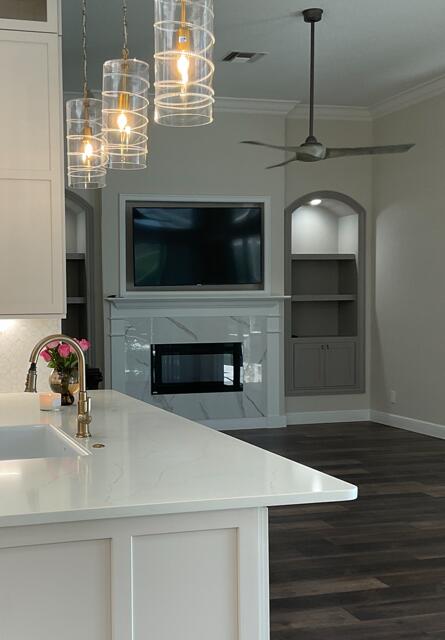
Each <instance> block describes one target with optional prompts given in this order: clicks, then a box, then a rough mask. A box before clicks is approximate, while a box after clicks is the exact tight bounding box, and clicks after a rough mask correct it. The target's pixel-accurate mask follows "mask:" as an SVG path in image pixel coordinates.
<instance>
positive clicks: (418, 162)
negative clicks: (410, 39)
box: [372, 95, 445, 424]
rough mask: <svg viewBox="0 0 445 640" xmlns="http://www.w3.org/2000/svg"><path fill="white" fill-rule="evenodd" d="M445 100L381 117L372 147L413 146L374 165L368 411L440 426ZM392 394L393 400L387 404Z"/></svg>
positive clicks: (444, 368) (444, 412) (444, 348)
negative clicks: (378, 144)
mask: <svg viewBox="0 0 445 640" xmlns="http://www.w3.org/2000/svg"><path fill="white" fill-rule="evenodd" d="M444 114H445V96H444V95H442V96H439V97H436V98H433V99H430V100H428V101H425V102H422V103H420V104H417V105H415V106H412V107H409V108H407V109H404V110H403V111H399V112H397V113H393V114H391V115H388V116H386V117H382V118H379V119H378V120H377V121H376V122H375V125H374V134H375V141H376V143H383V142H416V147H415V148H414V149H412V150H411V151H410V152H409V153H408V154H406V155H404V156H399V157H397V160H396V161H394V159H390V158H382V159H379V160H378V161H376V163H375V181H374V197H375V263H374V271H375V291H374V299H375V314H374V317H373V358H372V407H373V408H374V409H378V410H381V411H387V412H390V413H393V414H398V415H402V416H408V417H410V418H417V419H421V420H426V421H431V422H438V423H441V424H443V423H444V422H445V405H444V402H443V397H444V373H445V365H444V363H445V340H444V327H445V294H444V245H445V190H444V181H445V156H444V151H445V144H444V140H445V118H444ZM390 390H395V391H396V393H397V402H396V403H395V404H391V403H390V396H389V392H390Z"/></svg>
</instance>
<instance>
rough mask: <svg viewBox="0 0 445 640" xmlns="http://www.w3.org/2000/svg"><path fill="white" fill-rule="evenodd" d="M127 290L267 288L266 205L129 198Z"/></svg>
mask: <svg viewBox="0 0 445 640" xmlns="http://www.w3.org/2000/svg"><path fill="white" fill-rule="evenodd" d="M126 253H127V255H126V259H127V290H130V291H150V290H161V289H164V290H178V289H179V290H181V289H185V290H187V289H207V290H218V289H226V290H234V289H263V288H264V206H263V204H261V203H260V204H258V203H247V204H238V203H225V202H224V203H212V202H168V203H163V202H127V203H126Z"/></svg>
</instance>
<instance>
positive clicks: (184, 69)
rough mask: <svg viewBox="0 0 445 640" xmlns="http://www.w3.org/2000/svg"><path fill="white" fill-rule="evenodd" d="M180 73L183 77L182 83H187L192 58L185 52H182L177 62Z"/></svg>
mask: <svg viewBox="0 0 445 640" xmlns="http://www.w3.org/2000/svg"><path fill="white" fill-rule="evenodd" d="M176 66H177V69H178V73H179V75H180V77H181V83H182V84H183V85H186V84H187V83H188V81H189V69H190V60H189V59H188V56H187V55H186V54H185V53H181V55H180V56H179V58H178V61H177V63H176Z"/></svg>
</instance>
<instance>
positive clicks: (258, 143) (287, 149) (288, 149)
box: [241, 140, 299, 151]
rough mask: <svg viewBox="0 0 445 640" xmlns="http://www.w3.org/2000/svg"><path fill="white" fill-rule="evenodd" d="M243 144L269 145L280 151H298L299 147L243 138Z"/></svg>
mask: <svg viewBox="0 0 445 640" xmlns="http://www.w3.org/2000/svg"><path fill="white" fill-rule="evenodd" d="M241 144H254V145H256V146H257V147H267V148H268V149H279V150H280V151H296V150H297V149H299V147H284V146H283V147H281V146H279V145H276V144H267V143H266V142H256V141H255V140H241Z"/></svg>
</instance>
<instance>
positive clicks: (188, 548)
mask: <svg viewBox="0 0 445 640" xmlns="http://www.w3.org/2000/svg"><path fill="white" fill-rule="evenodd" d="M237 546H238V545H237V530H236V529H213V530H210V531H188V532H183V533H175V534H171V535H162V534H161V535H151V536H139V537H136V538H134V540H133V567H134V569H133V571H134V578H133V592H134V639H135V640H145V639H146V638H147V631H146V630H147V629H148V628H149V629H150V634H151V637H153V638H157V639H158V640H164V638H165V640H168V639H169V638H175V637H177V634H178V631H179V629H180V630H181V640H196V638H212V640H237V638H238V566H237V565H238V558H237V555H238V553H237ZM178 624H179V626H178Z"/></svg>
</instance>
